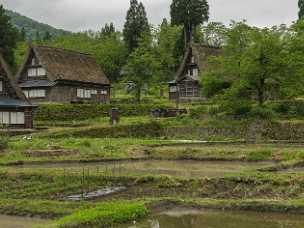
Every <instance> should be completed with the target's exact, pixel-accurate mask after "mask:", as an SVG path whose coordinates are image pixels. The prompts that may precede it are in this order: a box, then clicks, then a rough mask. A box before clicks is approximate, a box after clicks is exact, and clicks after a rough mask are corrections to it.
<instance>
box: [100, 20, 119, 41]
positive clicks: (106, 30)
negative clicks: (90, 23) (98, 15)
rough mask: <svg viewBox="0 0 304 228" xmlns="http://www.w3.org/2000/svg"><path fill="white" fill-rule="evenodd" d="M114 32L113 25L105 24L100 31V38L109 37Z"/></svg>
mask: <svg viewBox="0 0 304 228" xmlns="http://www.w3.org/2000/svg"><path fill="white" fill-rule="evenodd" d="M115 32H116V29H115V26H114V24H113V23H112V22H111V23H110V24H108V23H106V24H105V26H104V27H103V28H102V29H101V34H100V37H101V38H107V37H111V36H112V35H113V34H114V33H115Z"/></svg>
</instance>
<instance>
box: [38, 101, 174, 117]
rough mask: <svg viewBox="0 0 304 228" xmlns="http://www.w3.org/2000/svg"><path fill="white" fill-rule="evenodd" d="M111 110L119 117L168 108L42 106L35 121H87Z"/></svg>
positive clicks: (106, 105) (95, 105)
mask: <svg viewBox="0 0 304 228" xmlns="http://www.w3.org/2000/svg"><path fill="white" fill-rule="evenodd" d="M111 108H118V109H119V112H120V115H121V116H144V115H149V114H150V111H151V110H152V109H156V108H170V107H169V106H166V105H159V104H149V103H146V104H117V105H113V104H81V105H79V104H42V105H40V106H39V108H38V109H37V110H36V113H35V120H37V121H48V120H53V121H72V120H87V119H93V118H97V117H102V116H108V113H109V111H110V109H111Z"/></svg>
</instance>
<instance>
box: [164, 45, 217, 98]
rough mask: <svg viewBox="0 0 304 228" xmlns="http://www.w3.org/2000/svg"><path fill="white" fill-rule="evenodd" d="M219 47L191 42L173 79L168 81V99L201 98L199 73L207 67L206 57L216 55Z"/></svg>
mask: <svg viewBox="0 0 304 228" xmlns="http://www.w3.org/2000/svg"><path fill="white" fill-rule="evenodd" d="M220 53H221V49H220V48H217V47H210V46H206V45H202V44H192V45H190V46H189V47H188V49H187V50H186V53H185V56H184V59H183V61H182V64H181V65H180V67H179V69H178V71H177V74H176V77H175V80H174V81H171V82H169V99H170V100H179V101H181V102H192V101H199V100H203V99H204V98H203V97H202V93H201V92H202V91H201V90H202V88H201V85H200V75H201V74H202V72H204V71H205V70H206V69H207V67H208V58H209V57H210V56H217V55H219V54H220Z"/></svg>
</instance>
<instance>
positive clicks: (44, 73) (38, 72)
mask: <svg viewBox="0 0 304 228" xmlns="http://www.w3.org/2000/svg"><path fill="white" fill-rule="evenodd" d="M37 75H38V76H45V75H46V71H45V69H44V68H42V67H40V68H38V69H37Z"/></svg>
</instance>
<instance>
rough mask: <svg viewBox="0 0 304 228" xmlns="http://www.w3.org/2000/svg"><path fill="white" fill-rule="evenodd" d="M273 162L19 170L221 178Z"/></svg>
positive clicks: (122, 164)
mask: <svg viewBox="0 0 304 228" xmlns="http://www.w3.org/2000/svg"><path fill="white" fill-rule="evenodd" d="M273 164H274V163H272V162H251V163H249V162H218V161H214V162H213V161H210V162H207V161H188V160H185V161H159V160H151V161H136V162H125V161H123V162H107V163H105V162H101V163H69V164H68V163H67V164H63V163H61V164H60V163H58V164H44V165H26V166H19V168H46V169H49V168H63V169H65V168H66V169H82V168H91V169H93V171H94V170H98V171H100V172H102V171H104V172H108V173H109V174H111V173H112V174H163V175H171V176H178V177H187V178H189V177H219V176H223V175H225V174H231V173H237V172H242V171H246V170H251V169H258V168H263V167H266V166H270V165H273Z"/></svg>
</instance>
